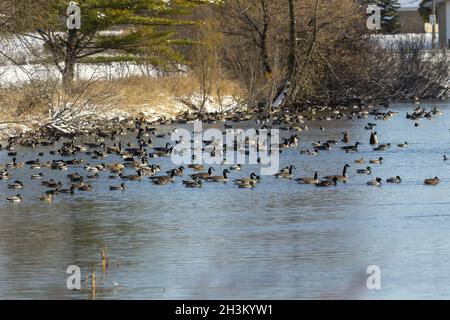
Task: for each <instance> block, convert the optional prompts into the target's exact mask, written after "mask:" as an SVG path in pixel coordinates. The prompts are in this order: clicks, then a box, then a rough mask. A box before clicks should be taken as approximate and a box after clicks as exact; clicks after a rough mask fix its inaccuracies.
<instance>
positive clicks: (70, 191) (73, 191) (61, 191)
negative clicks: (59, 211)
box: [58, 185, 75, 194]
mask: <svg viewBox="0 0 450 320" xmlns="http://www.w3.org/2000/svg"><path fill="white" fill-rule="evenodd" d="M58 191H59V193H69V194H75V186H73V185H72V186H71V187H70V189H60V190H58Z"/></svg>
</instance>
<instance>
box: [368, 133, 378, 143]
mask: <svg viewBox="0 0 450 320" xmlns="http://www.w3.org/2000/svg"><path fill="white" fill-rule="evenodd" d="M369 142H370V144H371V145H375V144H378V136H377V132H376V131H375V132H371V133H370V141H369Z"/></svg>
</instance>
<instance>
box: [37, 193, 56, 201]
mask: <svg viewBox="0 0 450 320" xmlns="http://www.w3.org/2000/svg"><path fill="white" fill-rule="evenodd" d="M38 200H39V201H43V202H52V201H53V195H52V194H46V195H44V196H41V197H38Z"/></svg>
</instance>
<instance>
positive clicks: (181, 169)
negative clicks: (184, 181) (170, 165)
mask: <svg viewBox="0 0 450 320" xmlns="http://www.w3.org/2000/svg"><path fill="white" fill-rule="evenodd" d="M172 171H173V172H174V176H177V177H182V176H183V175H184V167H183V166H181V167H178V168H176V169H173V170H169V171H166V173H167V174H171V173H172Z"/></svg>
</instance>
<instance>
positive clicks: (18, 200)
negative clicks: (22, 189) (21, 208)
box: [6, 194, 22, 203]
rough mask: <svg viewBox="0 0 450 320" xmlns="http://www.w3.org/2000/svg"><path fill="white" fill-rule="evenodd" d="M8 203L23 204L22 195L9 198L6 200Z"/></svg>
mask: <svg viewBox="0 0 450 320" xmlns="http://www.w3.org/2000/svg"><path fill="white" fill-rule="evenodd" d="M6 201H7V202H15V203H17V202H22V196H21V195H20V194H18V195H16V196H13V197H8V198H6Z"/></svg>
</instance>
